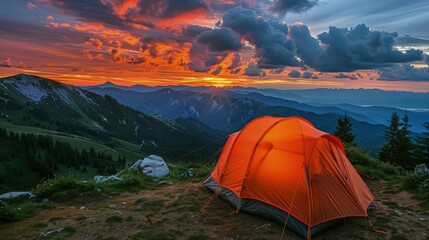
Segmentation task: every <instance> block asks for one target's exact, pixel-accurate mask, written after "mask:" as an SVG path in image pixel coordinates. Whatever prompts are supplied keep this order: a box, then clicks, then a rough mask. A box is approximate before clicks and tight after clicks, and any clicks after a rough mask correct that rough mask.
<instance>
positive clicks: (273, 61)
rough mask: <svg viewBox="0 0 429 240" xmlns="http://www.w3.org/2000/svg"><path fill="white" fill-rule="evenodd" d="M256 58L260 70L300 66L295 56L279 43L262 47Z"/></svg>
mask: <svg viewBox="0 0 429 240" xmlns="http://www.w3.org/2000/svg"><path fill="white" fill-rule="evenodd" d="M256 57H258V58H259V61H258V66H259V67H260V68H268V69H275V68H278V67H279V66H298V61H297V60H296V57H295V54H294V53H293V52H291V51H289V50H288V49H286V48H284V47H282V46H281V45H279V44H277V43H273V44H270V45H262V46H261V47H260V48H259V50H258V52H257V53H256Z"/></svg>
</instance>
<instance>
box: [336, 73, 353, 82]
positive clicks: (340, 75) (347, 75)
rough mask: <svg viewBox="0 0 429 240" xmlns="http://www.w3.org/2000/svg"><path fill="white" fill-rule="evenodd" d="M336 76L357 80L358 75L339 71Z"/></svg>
mask: <svg viewBox="0 0 429 240" xmlns="http://www.w3.org/2000/svg"><path fill="white" fill-rule="evenodd" d="M334 77H335V78H348V79H350V80H357V77H356V76H355V75H354V74H350V75H349V74H345V73H342V72H340V73H338V74H337V75H336V76H334Z"/></svg>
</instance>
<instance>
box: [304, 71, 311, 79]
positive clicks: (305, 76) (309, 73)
mask: <svg viewBox="0 0 429 240" xmlns="http://www.w3.org/2000/svg"><path fill="white" fill-rule="evenodd" d="M312 76H313V73H312V72H307V71H305V72H303V73H302V77H303V78H311V77H312Z"/></svg>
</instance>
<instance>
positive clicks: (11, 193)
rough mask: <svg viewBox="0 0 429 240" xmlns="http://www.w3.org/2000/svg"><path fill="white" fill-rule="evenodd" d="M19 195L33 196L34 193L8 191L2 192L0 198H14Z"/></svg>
mask: <svg viewBox="0 0 429 240" xmlns="http://www.w3.org/2000/svg"><path fill="white" fill-rule="evenodd" d="M20 196H27V197H30V198H31V197H34V195H33V194H32V193H31V192H8V193H3V194H2V195H0V199H9V198H16V197H20Z"/></svg>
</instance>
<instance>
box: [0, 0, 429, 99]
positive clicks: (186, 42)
mask: <svg viewBox="0 0 429 240" xmlns="http://www.w3.org/2000/svg"><path fill="white" fill-rule="evenodd" d="M427 26H429V4H428V2H427V0H415V1H403V0H380V1H370V0H350V1H345V0H217V1H216V0H180V1H179V0H85V1H84V0H81V1H79V0H27V1H24V0H13V1H12V0H11V1H0V77H4V76H10V75H14V74H17V73H27V74H34V75H38V76H43V77H48V78H52V79H56V80H59V81H62V82H64V83H68V84H74V85H95V84H100V83H103V82H106V81H111V82H114V83H117V84H121V85H133V84H145V85H171V84H174V85H178V84H187V85H215V86H236V85H240V86H253V87H264V88H266V87H272V88H280V89H305V88H318V87H327V88H381V89H387V90H408V91H424V92H429V68H428V61H429V58H428V56H429V44H426V43H425V44H419V45H412V46H410V45H406V46H397V45H396V44H395V41H396V39H397V37H398V36H399V37H401V36H405V35H410V36H412V37H418V38H421V39H426V40H427V39H429V30H428V27H427ZM428 42H429V41H428Z"/></svg>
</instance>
